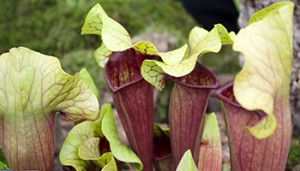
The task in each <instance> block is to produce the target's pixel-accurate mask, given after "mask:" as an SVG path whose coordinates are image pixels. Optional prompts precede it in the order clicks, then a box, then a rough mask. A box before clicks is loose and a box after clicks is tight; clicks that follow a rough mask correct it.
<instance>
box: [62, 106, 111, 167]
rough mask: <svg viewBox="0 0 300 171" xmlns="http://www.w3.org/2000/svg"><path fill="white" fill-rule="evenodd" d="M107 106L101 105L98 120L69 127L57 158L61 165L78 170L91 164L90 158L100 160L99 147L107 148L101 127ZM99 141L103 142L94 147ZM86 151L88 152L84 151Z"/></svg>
mask: <svg viewBox="0 0 300 171" xmlns="http://www.w3.org/2000/svg"><path fill="white" fill-rule="evenodd" d="M109 107H110V105H108V104H104V105H103V106H102V107H101V115H100V118H99V119H98V120H96V121H84V122H82V123H80V124H77V125H75V126H74V127H73V128H72V129H71V131H70V132H69V133H68V136H67V138H66V139H65V141H64V143H63V145H62V147H61V150H60V153H59V160H60V162H61V164H62V165H64V166H72V167H74V168H75V169H76V170H77V171H80V170H87V169H89V168H90V167H91V166H92V162H91V161H89V160H90V159H93V160H95V161H99V160H100V159H99V158H100V156H99V154H100V153H101V148H107V147H105V145H106V144H104V141H105V138H104V135H103V132H102V128H101V127H102V124H103V118H104V116H105V115H106V113H107V111H108V109H109ZM101 138H102V141H101V140H100V139H101ZM100 142H102V143H103V144H102V143H101V144H100V145H98V148H97V149H96V147H97V144H99V143H100ZM80 149H81V150H80ZM87 151H89V153H86V152H87Z"/></svg>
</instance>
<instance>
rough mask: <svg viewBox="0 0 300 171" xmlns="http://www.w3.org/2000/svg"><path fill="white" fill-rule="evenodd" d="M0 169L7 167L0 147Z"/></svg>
mask: <svg viewBox="0 0 300 171" xmlns="http://www.w3.org/2000/svg"><path fill="white" fill-rule="evenodd" d="M0 169H1V170H2V169H9V166H8V163H7V161H6V159H5V156H4V154H3V151H2V148H1V147H0Z"/></svg>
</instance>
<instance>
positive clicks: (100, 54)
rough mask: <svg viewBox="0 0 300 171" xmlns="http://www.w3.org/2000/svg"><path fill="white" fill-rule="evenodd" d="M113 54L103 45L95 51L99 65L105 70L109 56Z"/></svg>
mask: <svg viewBox="0 0 300 171" xmlns="http://www.w3.org/2000/svg"><path fill="white" fill-rule="evenodd" d="M111 54H112V51H110V50H109V49H107V48H106V46H105V45H104V44H103V43H102V44H101V46H100V47H99V48H98V49H96V50H95V52H94V57H95V59H96V62H97V64H98V65H99V66H100V67H101V68H104V66H105V64H106V62H107V61H108V58H109V56H110V55H111Z"/></svg>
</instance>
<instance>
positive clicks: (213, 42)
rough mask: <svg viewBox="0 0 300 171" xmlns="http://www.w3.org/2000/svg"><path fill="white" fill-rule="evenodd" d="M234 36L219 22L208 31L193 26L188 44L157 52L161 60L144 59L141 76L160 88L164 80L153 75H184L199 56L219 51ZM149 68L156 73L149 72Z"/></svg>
mask: <svg viewBox="0 0 300 171" xmlns="http://www.w3.org/2000/svg"><path fill="white" fill-rule="evenodd" d="M234 37H235V34H234V33H233V32H231V33H228V32H227V30H226V29H225V27H223V26H222V25H220V24H217V25H215V27H214V28H213V29H212V30H211V31H210V32H208V31H206V30H204V29H202V28H199V27H195V28H193V29H192V31H191V32H190V35H189V40H188V46H187V45H184V46H182V47H181V48H179V49H176V50H173V51H170V52H167V53H166V54H163V53H159V54H158V56H160V57H161V58H162V61H156V60H145V61H144V62H143V64H142V70H141V72H142V76H143V78H144V79H145V80H146V81H148V82H149V83H151V84H152V85H154V86H155V87H156V88H158V89H159V90H162V89H163V87H164V82H157V80H158V79H156V78H154V77H153V75H157V76H166V74H168V75H171V76H174V77H182V76H185V75H187V74H189V73H190V72H192V71H193V69H194V67H195V65H196V62H197V59H198V57H199V56H201V55H203V54H205V53H208V52H215V53H217V52H219V51H220V49H221V46H222V44H232V43H233V39H234ZM155 66H158V68H156V67H155ZM144 67H146V68H144ZM149 68H150V69H152V70H153V72H156V74H154V73H153V72H150V71H149ZM154 68H155V69H154ZM150 74H151V75H150Z"/></svg>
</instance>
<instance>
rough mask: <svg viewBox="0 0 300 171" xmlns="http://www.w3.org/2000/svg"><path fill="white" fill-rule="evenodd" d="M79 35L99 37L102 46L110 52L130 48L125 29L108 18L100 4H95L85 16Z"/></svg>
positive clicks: (130, 43)
mask: <svg viewBox="0 0 300 171" xmlns="http://www.w3.org/2000/svg"><path fill="white" fill-rule="evenodd" d="M81 34H96V35H99V36H101V37H102V41H103V44H104V45H105V46H106V48H107V49H109V50H110V51H123V50H126V49H128V48H130V47H131V46H132V42H131V38H130V36H129V34H128V32H127V31H126V29H125V28H124V27H123V26H122V25H121V24H119V23H118V22H116V21H115V20H113V19H112V18H110V17H108V16H107V14H106V13H105V11H104V10H103V8H102V7H101V5H100V4H96V5H95V6H94V7H93V8H92V9H91V10H90V12H89V13H88V14H87V16H86V19H85V22H84V25H83V27H82V31H81ZM101 53H102V52H101Z"/></svg>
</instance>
